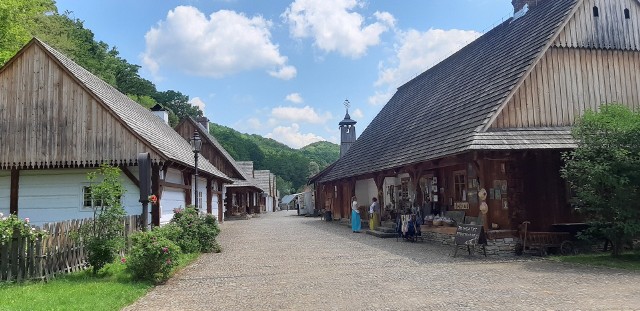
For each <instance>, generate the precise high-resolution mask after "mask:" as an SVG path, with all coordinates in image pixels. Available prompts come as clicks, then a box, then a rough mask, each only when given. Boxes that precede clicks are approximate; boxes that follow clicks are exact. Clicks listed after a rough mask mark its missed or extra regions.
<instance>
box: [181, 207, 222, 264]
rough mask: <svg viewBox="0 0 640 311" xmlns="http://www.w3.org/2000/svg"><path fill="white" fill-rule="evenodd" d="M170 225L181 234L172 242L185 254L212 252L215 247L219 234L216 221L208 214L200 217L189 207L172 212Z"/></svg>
mask: <svg viewBox="0 0 640 311" xmlns="http://www.w3.org/2000/svg"><path fill="white" fill-rule="evenodd" d="M171 224H174V225H176V226H178V227H179V228H180V229H181V232H180V233H179V234H178V236H177V240H174V241H175V242H176V243H177V244H178V246H180V249H182V251H183V252H185V253H197V252H205V253H208V252H212V251H215V250H216V249H219V246H216V245H217V243H216V236H218V233H220V229H219V227H218V221H217V220H216V218H215V217H213V216H212V215H210V214H207V215H200V214H199V213H198V211H197V210H196V209H195V208H193V207H191V206H189V207H187V208H186V209H176V210H174V215H173V219H171Z"/></svg>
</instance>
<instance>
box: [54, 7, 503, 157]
mask: <svg viewBox="0 0 640 311" xmlns="http://www.w3.org/2000/svg"><path fill="white" fill-rule="evenodd" d="M56 2H57V6H58V10H59V11H60V12H64V11H65V10H69V11H72V12H73V16H74V17H75V18H78V19H81V20H83V21H84V22H85V27H86V28H89V29H91V30H92V31H93V32H94V34H95V36H96V39H97V40H102V41H104V42H106V43H107V44H109V45H110V46H116V47H117V49H118V50H119V51H120V54H121V56H122V57H123V58H125V59H127V60H128V61H129V62H130V63H134V64H138V65H140V66H142V69H141V70H140V73H141V75H142V76H143V77H144V78H147V79H149V80H151V81H153V82H154V83H155V84H156V86H157V88H158V90H161V91H163V90H169V89H172V90H177V91H180V92H182V93H184V94H186V95H189V96H190V98H191V100H192V103H193V104H196V105H199V106H200V107H201V108H202V107H203V108H204V110H203V111H204V112H205V115H206V116H207V117H208V118H209V119H210V120H211V121H212V122H215V123H218V124H222V125H226V126H229V127H232V128H234V129H236V130H238V131H241V132H244V133H251V134H260V135H263V136H266V137H271V138H273V139H276V140H278V141H280V142H282V143H285V144H287V145H289V146H291V147H293V148H300V147H303V146H305V145H307V144H309V143H312V142H315V141H319V140H328V141H331V142H334V143H338V141H339V131H338V122H339V121H340V120H342V118H343V117H344V113H345V108H344V106H343V102H344V101H345V99H348V100H349V101H350V103H351V108H350V109H349V112H350V115H351V117H352V118H353V119H355V120H356V121H358V124H357V125H356V126H357V130H358V133H361V132H362V130H364V128H365V127H366V126H367V125H368V124H369V122H370V121H371V120H372V119H373V118H374V117H375V115H376V114H377V113H378V111H380V109H381V108H382V106H383V105H384V104H385V103H386V102H387V100H388V99H389V98H390V97H391V96H392V95H393V93H394V92H395V90H396V88H397V87H398V86H400V85H402V84H403V83H405V82H407V81H408V80H410V79H411V78H413V77H415V76H416V75H417V74H419V73H421V72H423V71H424V70H426V69H428V68H429V67H431V66H433V65H434V64H436V63H437V62H439V61H440V60H442V59H443V58H445V57H446V56H447V55H450V54H451V53H453V52H455V51H456V50H457V49H459V48H460V47H462V46H464V45H465V44H467V43H469V42H470V41H472V40H474V39H475V38H476V37H477V36H479V35H481V34H482V33H483V32H486V31H487V30H488V29H490V28H492V27H494V26H495V25H497V24H498V23H500V22H501V21H502V20H504V19H506V18H509V17H510V16H511V15H512V12H513V7H512V6H511V0H369V1H365V0H295V1H293V0H289V1H281V0H252V1H249V0H191V1H175V0H162V1H160V0H133V1H132V0H109V1H107V0H92V1H87V0H57V1H56Z"/></svg>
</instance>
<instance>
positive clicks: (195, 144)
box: [189, 131, 202, 211]
mask: <svg viewBox="0 0 640 311" xmlns="http://www.w3.org/2000/svg"><path fill="white" fill-rule="evenodd" d="M189 142H190V143H191V150H192V151H193V154H194V159H195V166H196V174H195V176H196V178H195V182H194V183H193V185H194V187H195V191H194V192H193V194H194V196H195V200H194V202H195V204H194V206H195V208H196V211H197V210H198V153H200V150H202V139H200V134H198V131H194V132H193V137H191V140H189Z"/></svg>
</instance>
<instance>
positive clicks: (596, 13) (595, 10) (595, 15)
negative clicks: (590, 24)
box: [593, 6, 600, 17]
mask: <svg viewBox="0 0 640 311" xmlns="http://www.w3.org/2000/svg"><path fill="white" fill-rule="evenodd" d="M598 16H600V12H598V7H597V6H594V7H593V17H598Z"/></svg>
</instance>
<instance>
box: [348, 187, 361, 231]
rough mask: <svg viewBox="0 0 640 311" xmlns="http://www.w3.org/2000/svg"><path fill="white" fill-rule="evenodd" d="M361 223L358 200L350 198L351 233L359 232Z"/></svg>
mask: <svg viewBox="0 0 640 311" xmlns="http://www.w3.org/2000/svg"><path fill="white" fill-rule="evenodd" d="M361 227H362V223H360V211H359V210H358V198H356V197H355V196H353V198H351V231H353V232H354V233H356V232H360V228H361Z"/></svg>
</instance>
